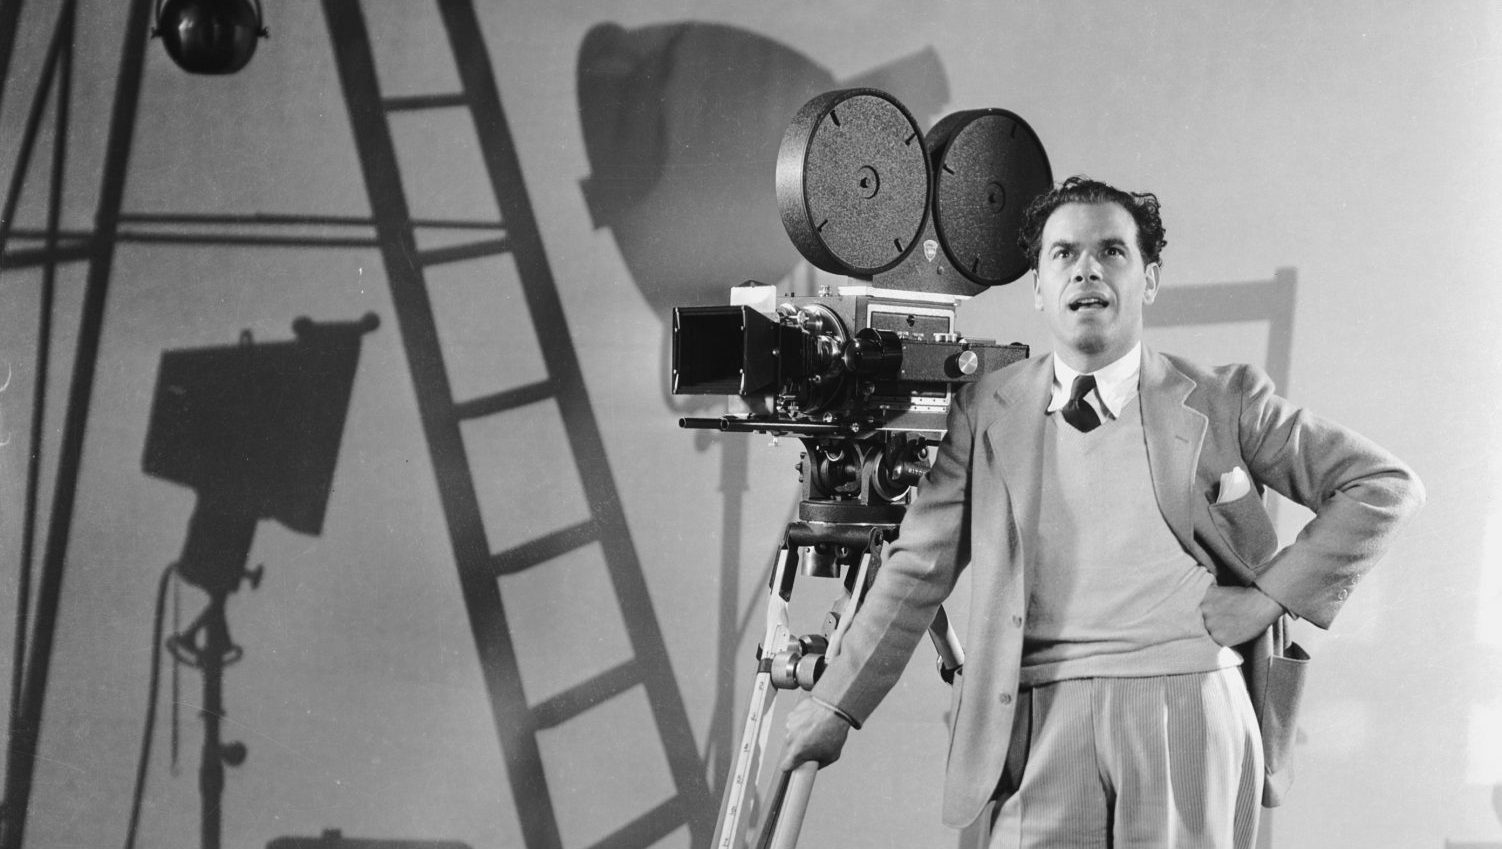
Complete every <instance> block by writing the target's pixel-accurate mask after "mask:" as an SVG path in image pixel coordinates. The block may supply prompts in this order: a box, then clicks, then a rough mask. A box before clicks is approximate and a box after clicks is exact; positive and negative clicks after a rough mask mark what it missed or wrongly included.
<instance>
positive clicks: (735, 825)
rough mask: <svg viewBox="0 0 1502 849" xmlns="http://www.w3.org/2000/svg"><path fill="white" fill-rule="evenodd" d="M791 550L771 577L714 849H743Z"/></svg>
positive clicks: (783, 634)
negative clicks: (747, 702) (746, 706)
mask: <svg viewBox="0 0 1502 849" xmlns="http://www.w3.org/2000/svg"><path fill="white" fill-rule="evenodd" d="M793 551H794V549H792V548H790V547H788V546H783V548H782V551H781V552H780V554H779V556H778V558H777V568H776V569H775V570H774V572H773V575H772V585H771V591H770V592H769V593H768V597H767V621H766V631H765V633H764V635H763V637H762V643H761V655H762V656H761V661H760V663H759V664H758V667H757V671H756V681H755V683H754V684H753V685H752V688H751V707H750V709H749V710H748V711H747V713H746V725H745V728H744V730H743V731H742V732H741V744H740V747H739V748H738V749H737V750H736V753H735V764H734V765H733V766H732V767H731V771H730V780H729V781H727V782H726V784H725V804H724V810H723V813H722V815H721V818H720V827H719V832H718V834H717V835H716V836H715V842H714V845H715V847H716V849H740V847H741V846H743V845H744V842H745V841H744V838H743V836H742V832H743V830H744V828H745V823H744V822H743V820H744V818H745V815H746V803H747V800H748V799H749V798H751V795H752V794H753V793H754V792H755V791H756V784H757V779H758V778H759V776H760V773H761V753H762V751H763V750H765V749H766V746H767V735H768V734H769V733H770V731H771V725H770V724H768V723H767V722H766V719H767V715H768V714H769V713H770V712H771V709H772V702H773V700H775V699H776V697H777V690H776V689H775V688H774V687H773V686H772V673H771V659H772V656H773V655H775V654H776V653H777V652H778V651H779V650H780V647H781V646H784V645H786V644H787V643H788V642H789V640H790V639H791V634H792V631H791V629H790V628H789V625H788V600H787V598H785V597H784V596H783V595H782V592H783V589H784V586H785V585H784V581H785V579H786V577H787V576H788V574H789V573H788V570H789V569H791V568H793V565H792V560H793Z"/></svg>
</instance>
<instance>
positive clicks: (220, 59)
mask: <svg viewBox="0 0 1502 849" xmlns="http://www.w3.org/2000/svg"><path fill="white" fill-rule="evenodd" d="M151 35H152V37H160V38H161V39H162V45H163V46H165V47H166V48H167V55H168V56H171V57H172V61H173V62H176V63H177V65H178V67H180V68H182V69H183V70H184V71H187V72H189V73H191V74H233V73H234V72H236V71H238V70H240V69H241V68H243V67H245V64H246V63H247V62H249V61H250V57H251V56H253V55H255V52H256V42H257V41H259V40H260V39H262V38H266V37H267V36H268V33H267V31H266V28H265V27H264V26H263V25H262V19H261V3H260V0H157V6H156V26H155V27H153V28H152V30H151Z"/></svg>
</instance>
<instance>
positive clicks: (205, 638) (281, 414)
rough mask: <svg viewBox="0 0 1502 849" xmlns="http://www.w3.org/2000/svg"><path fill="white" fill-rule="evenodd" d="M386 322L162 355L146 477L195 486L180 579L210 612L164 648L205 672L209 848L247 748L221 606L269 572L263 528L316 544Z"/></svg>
mask: <svg viewBox="0 0 1502 849" xmlns="http://www.w3.org/2000/svg"><path fill="white" fill-rule="evenodd" d="M379 323H380V322H379V320H378V319H377V317H376V316H375V314H373V313H367V314H366V315H365V316H364V317H363V318H362V319H360V320H359V321H353V322H329V323H322V324H320V323H316V322H314V321H312V320H311V319H308V318H299V319H297V320H295V321H294V322H293V323H292V330H293V332H294V334H295V338H294V339H293V340H292V341H289V342H272V343H261V344H257V343H254V342H252V341H251V338H250V334H249V332H248V331H247V332H245V333H244V334H242V336H241V338H240V343H239V344H238V345H231V346H224V347H215V348H200V349H193V350H179V351H167V352H165V353H164V354H163V355H162V360H161V365H160V370H159V372H158V376H157V386H156V392H155V395H154V398H153V401H152V408H151V424H150V429H149V430H148V432H147V437H146V451H145V455H144V457H143V459H142V462H141V466H142V470H143V471H145V472H146V474H148V475H151V476H153V477H157V478H161V479H163V480H169V481H172V482H174V483H179V484H182V485H184V486H188V487H191V488H192V489H193V490H195V491H196V492H197V494H198V504H197V506H196V507H195V509H194V511H193V516H192V518H191V519H189V521H188V535H187V540H186V542H185V543H184V545H183V552H182V557H181V558H180V559H179V560H178V561H177V563H176V564H174V567H173V569H174V571H175V572H176V573H177V575H178V577H180V578H181V579H182V580H184V581H186V582H187V583H189V584H192V585H193V586H195V587H197V588H199V589H201V590H203V591H204V592H205V593H207V594H208V598H209V602H208V606H207V607H206V608H204V610H203V612H202V613H200V614H199V615H198V617H197V618H196V619H194V620H193V622H192V624H190V625H189V626H188V627H187V628H186V629H185V630H183V631H181V632H179V633H177V634H174V635H172V636H171V637H169V638H168V639H167V642H166V646H167V649H168V651H170V652H171V654H172V655H173V657H174V658H175V659H176V660H177V662H179V663H183V664H186V665H189V666H192V667H194V668H196V669H199V670H200V671H201V672H202V673H203V707H202V710H201V715H202V718H203V724H204V739H203V756H202V763H201V766H200V770H199V791H200V794H201V796H202V829H201V834H202V844H201V845H202V846H203V847H204V849H218V847H219V842H220V810H221V805H220V800H221V798H222V796H223V793H224V767H225V764H229V765H231V766H237V765H239V764H240V763H241V762H243V761H244V759H245V755H246V751H245V745H244V744H243V743H239V742H234V743H227V744H226V743H223V742H222V741H221V739H220V720H221V718H222V717H223V715H224V668H225V667H226V666H229V665H230V664H232V663H234V662H235V661H236V660H239V659H240V657H241V655H242V654H243V653H244V652H243V650H242V649H241V647H240V646H238V645H236V644H235V642H234V640H233V639H232V638H231V637H230V633H229V621H228V618H227V616H226V610H225V609H226V605H227V602H228V599H229V596H230V594H231V593H233V592H234V591H235V590H236V589H238V588H239V587H240V584H241V583H242V582H245V581H248V582H249V583H250V585H251V587H252V588H254V587H255V586H256V585H258V584H259V583H260V578H261V574H262V567H259V566H258V567H256V568H255V569H254V570H248V569H246V568H245V563H246V559H247V557H248V556H249V553H250V545H251V540H252V538H253V537H254V535H255V530H256V524H257V522H259V521H260V520H262V519H275V520H277V521H279V522H281V523H282V524H284V525H286V526H287V527H288V528H290V529H292V530H294V531H298V532H301V533H305V534H313V535H317V534H319V533H321V532H322V529H323V517H324V511H325V508H326V506H327V504H328V496H329V490H330V485H331V483H332V481H333V475H334V464H335V462H336V460H337V459H338V456H339V442H340V439H341V437H342V435H343V431H344V420H345V415H346V413H347V411H348V408H349V399H350V390H351V387H352V385H353V383H354V376H355V366H356V364H357V363H358V361H359V356H360V339H361V337H362V336H363V335H364V334H365V333H367V332H369V331H371V330H374V329H375V328H376V327H377V326H378V325H379Z"/></svg>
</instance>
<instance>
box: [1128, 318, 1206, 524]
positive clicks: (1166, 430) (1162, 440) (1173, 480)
mask: <svg viewBox="0 0 1502 849" xmlns="http://www.w3.org/2000/svg"><path fill="white" fill-rule="evenodd" d="M1197 385H1198V384H1196V383H1195V382H1194V381H1193V380H1191V379H1190V378H1189V377H1187V376H1186V375H1185V374H1184V373H1183V372H1181V371H1179V370H1178V369H1177V368H1174V366H1173V364H1172V363H1170V362H1169V361H1168V359H1167V358H1166V357H1164V356H1163V355H1161V354H1159V353H1158V352H1156V351H1153V350H1150V349H1149V348H1148V347H1147V346H1146V345H1144V346H1143V347H1142V377H1141V382H1140V397H1141V399H1142V429H1143V431H1144V433H1145V435H1146V440H1147V463H1148V467H1149V468H1150V469H1151V470H1152V476H1153V492H1154V493H1155V494H1156V495H1157V498H1158V509H1159V510H1161V511H1162V513H1163V518H1164V519H1165V520H1166V521H1167V522H1168V526H1169V528H1171V529H1172V530H1173V534H1174V536H1176V537H1178V539H1179V543H1180V544H1182V545H1183V546H1184V549H1185V550H1186V551H1193V550H1194V549H1195V546H1194V505H1193V502H1192V501H1191V499H1192V497H1193V495H1194V473H1195V469H1196V468H1198V467H1199V459H1200V449H1201V448H1202V447H1203V445H1204V441H1205V429H1206V427H1207V426H1208V425H1209V421H1210V420H1209V419H1208V418H1207V417H1206V416H1205V414H1204V413H1201V412H1200V411H1198V410H1195V409H1193V408H1192V407H1190V406H1189V405H1188V404H1187V403H1186V401H1187V399H1188V398H1189V395H1190V394H1191V393H1193V392H1194V390H1195V387H1196V386H1197Z"/></svg>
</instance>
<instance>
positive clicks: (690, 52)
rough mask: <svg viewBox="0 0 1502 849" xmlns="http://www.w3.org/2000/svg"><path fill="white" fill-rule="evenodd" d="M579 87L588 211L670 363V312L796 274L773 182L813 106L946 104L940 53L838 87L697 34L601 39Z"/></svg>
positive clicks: (809, 67) (639, 32) (759, 46)
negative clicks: (804, 111)
mask: <svg viewBox="0 0 1502 849" xmlns="http://www.w3.org/2000/svg"><path fill="white" fill-rule="evenodd" d="M577 84H578V92H579V95H578V96H579V118H580V124H581V125H582V128H583V133H584V146H585V152H586V154H587V156H588V158H589V165H590V175H589V176H588V177H586V178H585V179H584V180H583V181H582V182H581V189H582V190H583V193H584V199H585V203H586V205H587V206H588V208H589V212H590V215H591V217H592V219H593V221H594V225H595V226H596V227H597V228H598V227H609V228H610V230H611V232H612V234H613V235H614V236H615V241H616V245H617V247H618V248H619V250H620V252H621V256H622V258H623V259H624V260H625V263H626V266H627V269H628V270H629V271H630V273H631V277H632V279H633V280H634V281H635V283H636V286H637V288H638V289H639V290H640V291H641V294H642V296H643V297H644V298H645V299H646V301H647V303H648V304H649V305H650V306H651V308H652V311H653V314H655V315H656V316H658V318H659V319H660V320H661V321H662V322H663V338H664V350H666V345H667V339H668V336H669V334H668V319H669V316H670V314H671V311H672V308H673V307H675V306H689V305H700V304H719V303H723V302H724V301H725V299H726V293H727V292H728V291H729V289H730V287H731V286H734V285H736V284H738V283H741V282H743V281H745V280H758V281H762V282H765V283H775V282H777V281H779V280H782V279H783V278H784V277H786V276H787V275H788V273H789V272H791V271H792V270H793V269H794V267H795V266H796V265H797V264H798V263H799V262H800V259H799V256H798V253H797V252H796V251H795V250H794V249H793V246H792V243H791V242H790V241H789V240H788V237H787V233H786V232H785V231H784V229H783V226H782V221H781V218H780V217H779V215H778V211H777V197H776V184H775V173H776V164H777V149H778V145H779V144H780V143H781V141H782V135H783V131H784V130H786V129H787V126H788V123H789V122H790V121H791V120H792V117H793V115H794V113H796V112H797V111H798V109H799V108H800V107H801V106H803V104H804V103H806V102H807V101H808V100H809V99H810V98H811V97H813V96H814V95H816V94H819V93H821V92H824V91H828V90H830V89H835V88H854V87H871V88H879V89H882V90H884V91H887V92H890V93H891V94H893V95H895V96H896V97H897V98H898V99H899V100H901V101H902V102H903V103H905V104H907V105H908V107H909V108H910V109H911V110H912V111H913V114H914V115H917V116H920V119H921V117H922V116H931V115H937V114H938V113H939V111H940V110H942V109H943V107H944V105H945V103H946V102H947V100H948V98H949V83H948V80H947V79H946V76H945V73H944V68H943V65H942V64H941V62H940V61H939V57H938V55H937V54H936V53H935V52H934V50H933V49H932V48H925V49H923V50H920V51H918V52H916V53H913V54H911V55H908V56H905V57H902V58H899V59H897V60H895V61H893V62H890V63H888V64H885V65H882V66H880V67H878V68H876V69H874V70H871V71H869V72H866V73H863V74H860V75H857V76H856V77H854V78H852V79H847V80H838V81H837V80H836V79H835V78H834V75H833V74H831V73H830V72H829V71H828V70H826V69H825V68H824V67H822V66H821V65H819V64H818V63H817V62H815V61H814V60H812V59H810V58H808V57H806V56H804V55H803V54H801V53H799V52H798V51H796V50H794V49H792V48H790V47H788V46H786V45H783V44H780V43H778V42H776V41H773V40H771V39H769V38H766V37H764V36H761V35H758V34H756V33H753V32H748V31H745V30H741V29H736V28H734V27H729V26H722V25H716V24H704V23H694V22H685V23H676V24H662V25H656V26H647V27H640V28H636V29H626V28H624V27H621V26H619V25H617V24H613V23H602V24H598V25H596V26H595V27H593V28H592V29H591V30H590V31H589V32H588V33H587V34H586V35H585V37H584V41H583V43H582V44H581V45H580V48H579V61H578V68H577ZM660 371H661V372H662V374H663V379H664V381H666V379H667V373H666V372H667V370H666V369H665V368H664V369H660ZM664 395H665V396H666V383H664ZM670 405H671V401H670Z"/></svg>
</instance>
